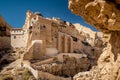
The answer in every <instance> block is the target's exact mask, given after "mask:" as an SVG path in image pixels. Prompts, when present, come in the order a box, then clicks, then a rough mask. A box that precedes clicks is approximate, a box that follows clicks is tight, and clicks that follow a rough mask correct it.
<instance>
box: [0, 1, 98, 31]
mask: <svg viewBox="0 0 120 80" xmlns="http://www.w3.org/2000/svg"><path fill="white" fill-rule="evenodd" d="M27 10H31V11H32V12H41V13H42V15H43V16H44V17H50V18H52V17H59V18H60V19H62V20H65V21H69V22H71V23H80V24H82V25H84V26H87V27H90V28H91V29H93V30H96V29H95V28H94V27H93V26H90V25H88V24H86V23H85V22H84V20H83V19H82V18H81V17H80V16H76V15H74V14H73V13H72V12H71V11H70V10H69V9H68V0H0V15H2V16H3V18H4V19H5V20H6V21H7V22H8V23H9V24H10V25H11V26H13V27H17V28H20V27H22V26H23V24H24V22H25V17H26V11H27Z"/></svg>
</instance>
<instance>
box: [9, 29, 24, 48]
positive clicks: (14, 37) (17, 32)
mask: <svg viewBox="0 0 120 80" xmlns="http://www.w3.org/2000/svg"><path fill="white" fill-rule="evenodd" d="M24 34H25V33H24V30H22V29H21V28H16V29H12V30H11V46H12V47H13V48H17V47H18V48H19V47H23V48H24V47H26V44H25V43H26V36H25V35H24Z"/></svg>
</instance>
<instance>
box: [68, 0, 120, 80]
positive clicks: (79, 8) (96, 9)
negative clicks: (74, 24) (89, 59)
mask: <svg viewBox="0 0 120 80" xmlns="http://www.w3.org/2000/svg"><path fill="white" fill-rule="evenodd" d="M69 9H70V10H71V11H72V12H73V13H74V14H76V15H80V16H82V17H83V18H84V20H85V21H86V22H88V23H90V24H91V25H93V26H95V27H96V28H97V29H98V30H100V31H102V32H104V34H105V35H106V34H107V35H109V36H110V37H107V36H105V38H106V39H108V38H109V40H108V42H107V47H106V48H105V49H104V50H103V53H102V54H101V56H100V57H99V59H98V65H97V66H96V67H97V68H94V69H92V70H90V71H89V72H85V73H84V72H83V73H79V74H78V75H79V77H78V75H77V76H75V77H74V80H77V79H80V80H83V77H85V76H86V77H85V79H87V80H91V79H93V78H94V79H97V80H119V79H120V76H119V73H120V70H119V68H120V64H119V57H120V54H119V53H120V41H119V40H120V37H119V36H120V15H119V14H120V0H93V1H91V0H69ZM92 73H93V74H92ZM96 73H97V74H98V75H95V74H96ZM83 75H84V76H83ZM87 76H89V79H88V78H87ZM93 76H94V77H93Z"/></svg>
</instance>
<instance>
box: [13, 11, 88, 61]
mask: <svg viewBox="0 0 120 80" xmlns="http://www.w3.org/2000/svg"><path fill="white" fill-rule="evenodd" d="M84 40H85V36H83V35H81V34H79V31H78V30H77V29H76V28H75V26H74V25H73V24H72V23H70V22H66V21H63V20H61V19H59V18H52V19H50V18H44V17H43V16H42V15H41V14H40V13H32V12H31V11H28V12H27V13H26V21H25V24H24V26H23V28H22V29H12V30H11V44H12V46H13V47H14V48H16V47H18V48H21V47H23V48H27V49H28V52H27V54H26V56H29V55H30V54H31V58H32V59H33V53H34V54H36V53H35V52H36V51H34V49H35V47H32V46H36V49H35V50H37V49H38V51H37V54H38V53H39V52H41V53H42V54H44V55H50V54H57V53H82V52H83V49H84V48H85V47H87V46H86V44H83V41H84ZM34 44H36V45H34ZM37 44H39V46H38V45H37ZM88 44H89V43H88ZM33 48H34V49H33ZM30 49H31V50H30ZM32 49H33V50H32ZM31 51H32V52H31ZM88 51H89V50H88ZM37 57H38V58H40V57H41V56H39V55H37ZM31 58H30V59H31ZM27 59H28V58H27ZM34 59H36V58H34Z"/></svg>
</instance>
